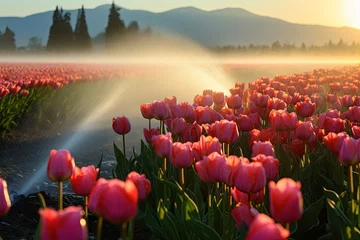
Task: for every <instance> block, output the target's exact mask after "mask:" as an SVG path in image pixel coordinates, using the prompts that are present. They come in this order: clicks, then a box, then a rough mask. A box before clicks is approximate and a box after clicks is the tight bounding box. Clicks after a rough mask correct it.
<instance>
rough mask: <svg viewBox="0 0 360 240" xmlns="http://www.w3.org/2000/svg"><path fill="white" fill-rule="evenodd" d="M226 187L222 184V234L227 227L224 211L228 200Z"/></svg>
mask: <svg viewBox="0 0 360 240" xmlns="http://www.w3.org/2000/svg"><path fill="white" fill-rule="evenodd" d="M226 190H227V186H226V184H224V195H223V202H222V218H223V219H222V220H223V232H225V229H226V227H227V224H226V221H227V218H226V210H227V206H228V204H229V202H228V200H227V191H226Z"/></svg>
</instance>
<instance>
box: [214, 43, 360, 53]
mask: <svg viewBox="0 0 360 240" xmlns="http://www.w3.org/2000/svg"><path fill="white" fill-rule="evenodd" d="M211 50H213V51H215V52H216V53H220V54H237V53H241V54H253V55H256V54H257V55H266V54H289V53H294V54H299V53H300V54H312V53H313V54H323V55H324V54H339V55H358V54H360V43H359V42H355V41H354V42H352V43H351V44H348V43H346V42H344V41H343V40H342V39H340V40H339V42H337V43H334V42H333V41H331V40H329V42H327V43H325V44H323V45H321V46H319V45H314V44H311V45H306V44H305V43H302V44H301V45H300V46H296V45H295V44H288V43H284V44H281V43H280V42H279V41H275V42H273V43H272V44H271V45H255V44H249V45H239V46H234V45H226V46H217V47H214V48H211Z"/></svg>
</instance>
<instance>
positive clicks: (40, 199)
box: [37, 193, 46, 209]
mask: <svg viewBox="0 0 360 240" xmlns="http://www.w3.org/2000/svg"><path fill="white" fill-rule="evenodd" d="M37 196H38V198H39V201H40V205H41V208H44V209H45V208H46V202H45V198H44V196H43V195H42V194H41V193H38V194H37Z"/></svg>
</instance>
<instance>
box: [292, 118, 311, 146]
mask: <svg viewBox="0 0 360 240" xmlns="http://www.w3.org/2000/svg"><path fill="white" fill-rule="evenodd" d="M295 137H296V138H297V139H299V140H302V141H306V142H311V141H314V139H315V133H314V127H313V125H312V123H311V122H299V124H298V126H297V127H296V129H295Z"/></svg>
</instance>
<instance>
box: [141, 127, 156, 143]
mask: <svg viewBox="0 0 360 240" xmlns="http://www.w3.org/2000/svg"><path fill="white" fill-rule="evenodd" d="M158 135H160V128H151V129H150V130H149V129H147V128H144V137H145V141H146V142H147V143H151V140H152V138H153V137H154V136H158Z"/></svg>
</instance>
